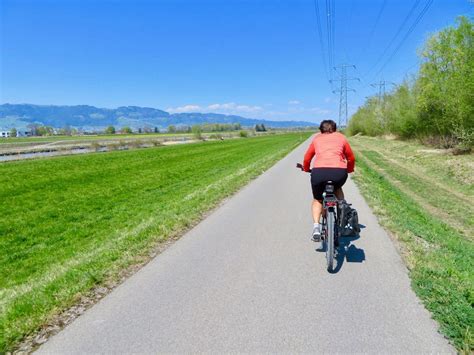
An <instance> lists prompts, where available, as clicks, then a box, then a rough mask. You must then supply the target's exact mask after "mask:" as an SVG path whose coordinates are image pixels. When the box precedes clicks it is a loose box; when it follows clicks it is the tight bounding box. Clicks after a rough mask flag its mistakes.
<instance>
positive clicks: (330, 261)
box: [326, 212, 335, 271]
mask: <svg viewBox="0 0 474 355" xmlns="http://www.w3.org/2000/svg"><path fill="white" fill-rule="evenodd" d="M326 222H327V224H326V236H327V239H326V261H327V267H328V271H333V270H334V238H335V236H334V231H335V225H334V223H335V216H334V212H328V214H327V221H326Z"/></svg>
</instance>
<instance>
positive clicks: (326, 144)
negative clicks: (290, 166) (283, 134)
mask: <svg viewBox="0 0 474 355" xmlns="http://www.w3.org/2000/svg"><path fill="white" fill-rule="evenodd" d="M313 157H315V159H314V163H313V168H344V169H347V172H348V173H352V172H353V171H354V167H355V156H354V153H353V152H352V149H351V146H350V145H349V142H348V141H347V139H346V137H345V136H344V135H343V134H341V133H339V132H333V133H320V134H317V135H316V136H315V137H314V139H313V141H312V142H311V144H310V146H309V147H308V150H307V151H306V154H305V155H304V163H303V168H304V171H308V172H309V171H311V169H310V166H311V160H312V159H313Z"/></svg>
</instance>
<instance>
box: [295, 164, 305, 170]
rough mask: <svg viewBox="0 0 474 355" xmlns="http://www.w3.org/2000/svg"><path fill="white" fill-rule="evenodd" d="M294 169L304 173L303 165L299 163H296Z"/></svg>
mask: <svg viewBox="0 0 474 355" xmlns="http://www.w3.org/2000/svg"><path fill="white" fill-rule="evenodd" d="M296 167H297V168H298V169H300V170H301V171H304V168H303V164H301V163H296Z"/></svg>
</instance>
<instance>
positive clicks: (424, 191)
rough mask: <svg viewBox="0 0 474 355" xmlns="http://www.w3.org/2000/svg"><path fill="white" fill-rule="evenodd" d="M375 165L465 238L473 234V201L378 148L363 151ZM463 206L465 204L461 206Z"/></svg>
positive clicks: (393, 183)
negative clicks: (396, 162)
mask: <svg viewBox="0 0 474 355" xmlns="http://www.w3.org/2000/svg"><path fill="white" fill-rule="evenodd" d="M360 152H361V153H362V154H363V155H364V157H365V158H367V159H368V160H369V161H370V162H371V163H373V166H374V167H375V169H377V170H378V171H379V172H383V173H382V175H385V176H386V177H387V178H388V179H389V180H390V181H391V183H392V185H399V186H400V187H401V189H402V190H404V191H405V192H406V193H408V194H410V196H412V198H413V199H414V200H416V201H417V202H418V203H419V204H420V205H422V206H423V207H424V208H425V209H428V210H431V214H433V215H436V216H438V217H439V218H441V219H443V220H444V221H445V223H446V224H448V225H450V226H453V227H455V228H456V229H457V230H458V231H460V232H461V233H463V235H464V237H466V238H471V239H472V238H473V237H474V236H473V231H474V220H473V219H472V215H473V210H472V207H471V205H470V204H467V203H466V202H465V201H464V200H460V199H459V198H458V197H456V196H455V195H453V194H450V193H449V191H443V190H442V189H440V188H438V187H437V186H436V185H434V184H430V183H427V182H426V181H424V180H422V179H420V178H419V177H418V176H416V175H415V176H413V175H412V174H410V173H409V172H407V171H406V170H403V169H401V167H400V166H396V165H395V166H394V164H393V163H391V162H388V161H387V159H386V158H385V157H384V156H382V155H381V154H379V153H378V152H375V151H365V150H363V151H360ZM461 206H464V208H460V207H461Z"/></svg>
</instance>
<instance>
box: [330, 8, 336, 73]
mask: <svg viewBox="0 0 474 355" xmlns="http://www.w3.org/2000/svg"><path fill="white" fill-rule="evenodd" d="M331 3H332V12H331V20H332V27H331V29H332V35H331V38H332V64H333V65H334V62H335V58H336V1H335V0H332V1H331Z"/></svg>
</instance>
